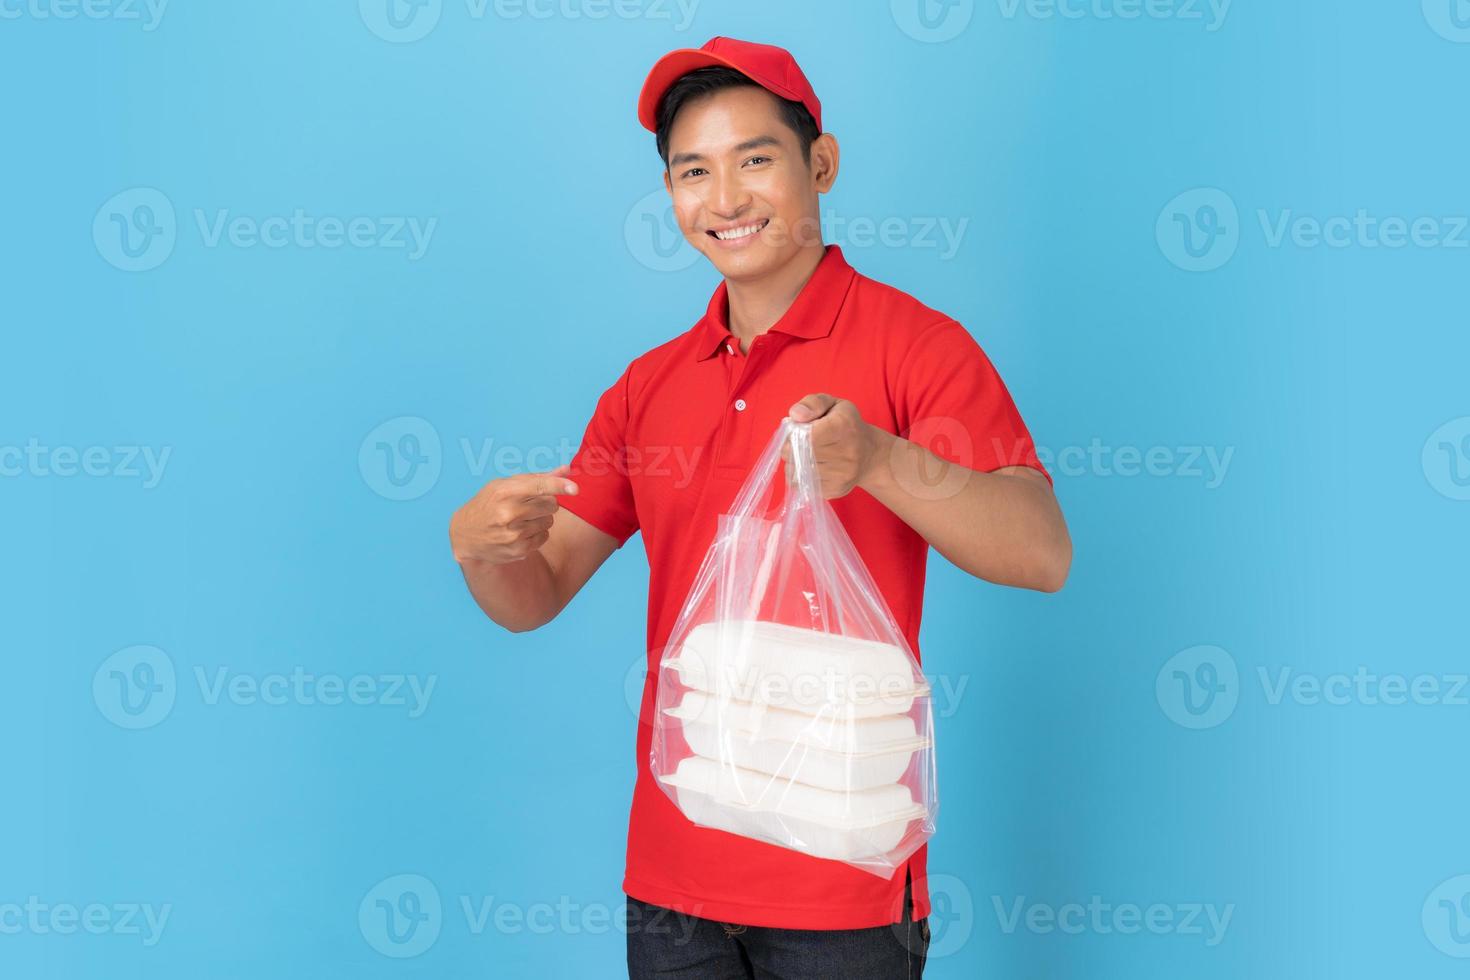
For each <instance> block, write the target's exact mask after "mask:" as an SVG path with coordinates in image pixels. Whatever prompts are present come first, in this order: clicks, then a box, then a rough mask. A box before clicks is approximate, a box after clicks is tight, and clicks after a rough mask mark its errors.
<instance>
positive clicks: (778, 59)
mask: <svg viewBox="0 0 1470 980" xmlns="http://www.w3.org/2000/svg"><path fill="white" fill-rule="evenodd" d="M711 65H723V66H724V67H726V68H733V69H735V70H736V71H738V72H740V74H742V75H744V76H746V77H747V78H749V79H750V80H751V81H752V82H755V83H756V84H757V85H759V86H761V88H764V89H765V90H767V91H768V92H772V93H774V94H775V95H779V96H780V97H781V98H783V99H790V100H791V101H792V102H800V103H801V104H802V105H804V106H806V107H807V109H808V110H809V111H810V112H811V114H812V118H813V119H814V120H816V123H817V132H819V133H820V132H821V131H822V103H821V102H819V101H818V100H817V93H816V92H814V91H812V83H811V82H808V81H807V80H806V76H805V75H804V74H802V71H801V66H800V65H798V64H797V63H796V59H795V58H793V57H791V52H790V51H787V50H786V49H785V48H778V47H776V46H775V45H772V44H756V43H754V42H752V41H737V40H735V39H734V38H733V37H712V38H710V39H709V40H708V41H706V42H705V43H704V47H702V48H680V49H679V50H678V51H670V52H669V53H668V54H666V55H664V56H663V57H662V58H660V59H658V63H657V64H655V65H654V66H653V70H652V71H650V72H649V73H648V78H647V79H646V80H645V81H644V82H643V91H642V92H641V93H640V94H639V96H638V121H639V122H641V123H642V124H643V128H644V129H647V130H649V131H650V132H657V131H658V102H659V99H662V98H663V96H664V93H665V92H667V91H668V90H669V86H671V85H673V84H674V82H675V81H677V80H678V79H679V77H680V76H681V75H687V74H688V73H689V72H691V71H694V70H695V69H696V68H708V67H709V66H711Z"/></svg>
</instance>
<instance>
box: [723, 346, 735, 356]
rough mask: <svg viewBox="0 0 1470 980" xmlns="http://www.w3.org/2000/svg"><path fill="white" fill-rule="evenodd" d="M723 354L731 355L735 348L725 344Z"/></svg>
mask: <svg viewBox="0 0 1470 980" xmlns="http://www.w3.org/2000/svg"><path fill="white" fill-rule="evenodd" d="M725 353H726V354H733V353H735V348H734V347H732V346H730V345H729V344H726V345H725Z"/></svg>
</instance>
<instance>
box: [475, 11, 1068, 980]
mask: <svg viewBox="0 0 1470 980" xmlns="http://www.w3.org/2000/svg"><path fill="white" fill-rule="evenodd" d="M638 117H639V120H640V122H642V124H643V125H644V127H646V128H647V129H650V130H652V131H653V132H654V133H655V137H656V146H657V149H658V152H659V155H660V157H661V158H662V160H663V163H664V186H665V188H667V190H668V192H669V193H670V195H671V196H672V198H673V208H674V212H675V214H676V216H677V218H678V222H679V226H680V229H681V230H682V232H683V234H684V236H685V237H686V238H687V239H688V241H689V242H690V243H691V244H692V245H693V246H694V247H695V248H696V249H698V250H699V251H700V252H702V253H703V254H704V255H705V257H706V258H708V259H709V261H710V263H711V264H712V265H713V266H714V267H715V269H716V270H717V271H718V272H719V273H720V274H721V276H723V281H722V282H721V283H720V285H719V286H718V288H717V289H716V290H715V292H714V296H713V297H712V298H711V300H710V303H709V307H708V309H707V310H706V312H705V314H704V316H703V317H702V318H701V319H700V320H699V322H698V323H696V324H695V325H694V327H693V328H692V329H690V330H688V331H687V332H685V333H682V334H680V335H679V336H677V337H675V338H674V339H673V340H670V341H668V342H667V343H665V344H662V345H661V346H659V347H656V348H654V349H653V350H651V351H648V352H647V353H645V354H643V355H641V356H639V357H638V358H636V359H634V360H633V362H632V363H631V364H629V365H628V367H627V368H626V369H625V370H624V371H623V373H622V375H621V376H620V377H619V378H618V379H617V381H616V382H614V383H613V385H612V386H611V387H610V388H608V389H607V390H606V391H605V392H603V394H602V396H601V398H600V399H599V400H598V403H597V407H596V409H595V411H594V413H593V415H592V418H591V421H590V422H589V423H588V425H587V429H586V433H585V435H584V438H583V441H582V444H581V446H580V448H579V449H578V451H577V453H576V455H575V456H574V458H573V459H572V462H571V463H570V464H569V465H567V466H562V467H559V468H558V469H556V470H553V471H551V472H549V473H535V474H525V475H518V476H512V477H507V478H505V479H500V480H495V481H492V482H490V483H488V484H486V486H485V487H484V488H483V489H482V490H481V491H480V492H479V493H478V494H477V495H476V496H475V498H474V499H473V500H471V501H470V502H469V503H467V504H466V505H465V506H464V507H463V508H462V509H461V510H460V511H459V512H458V513H456V514H455V515H454V518H453V520H452V521H451V525H450V536H451V541H452V544H453V547H454V553H455V557H456V558H457V559H458V561H459V563H460V565H461V567H462V569H463V571H464V576H465V580H466V582H467V583H468V585H469V588H470V591H471V593H472V594H473V595H474V597H475V600H476V601H477V602H478V603H479V605H480V606H481V608H482V609H484V611H485V612H486V614H487V615H489V617H490V618H491V619H493V620H494V621H495V622H497V623H499V624H501V625H502V626H504V627H506V628H507V629H510V630H513V631H521V630H529V629H535V628H536V627H538V626H541V625H542V624H544V623H546V622H548V621H549V620H551V619H552V618H553V617H555V616H556V615H557V613H559V612H560V611H561V610H562V609H563V608H564V607H565V606H566V604H567V603H568V602H569V601H570V600H571V598H572V597H573V596H574V595H576V594H577V591H578V590H579V589H580V588H581V587H582V586H583V585H584V584H585V583H586V582H587V580H588V578H589V577H590V576H591V575H592V573H593V572H595V571H596V570H597V568H598V567H599V566H600V565H601V564H602V563H603V561H605V560H606V559H607V557H608V556H609V555H610V554H611V553H612V552H613V551H614V550H615V549H616V548H618V547H621V546H622V545H623V544H624V543H625V542H626V541H627V540H628V538H629V537H631V536H632V534H633V533H634V532H635V531H639V530H641V531H642V532H643V540H644V546H645V548H646V550H647V554H648V559H649V564H650V580H649V608H648V656H649V671H648V680H647V682H646V683H645V687H644V692H643V703H642V713H641V716H640V719H639V729H638V739H637V754H636V760H637V781H636V784H635V788H634V798H633V807H632V814H631V819H630V823H629V840H628V855H627V873H626V876H625V878H624V880H623V889H624V891H625V892H626V893H627V895H628V899H629V920H630V921H629V933H628V965H629V973H630V976H633V977H645V976H648V977H651V976H655V975H656V976H658V977H666V978H679V977H688V978H691V980H693V978H698V980H723V978H727V977H751V976H757V975H758V976H762V977H781V978H792V980H794V978H807V977H813V978H814V977H844V978H865V977H875V978H877V977H883V978H887V977H910V976H918V975H919V973H920V972H921V971H922V968H923V959H924V956H925V953H926V952H927V945H928V922H927V916H928V914H929V895H928V892H927V889H926V887H925V860H926V856H927V852H926V849H920V850H919V851H918V852H916V853H915V854H914V855H913V857H911V858H910V859H909V860H908V861H907V862H906V867H905V868H904V869H903V871H902V873H895V875H894V876H893V877H892V878H891V879H889V880H886V881H885V880H883V879H882V878H880V877H878V876H876V875H872V874H869V873H868V872H865V871H862V870H859V869H856V868H853V867H851V866H848V865H845V864H842V863H840V862H837V861H827V860H822V859H819V858H814V857H810V856H807V855H804V854H801V853H799V852H796V851H792V850H788V849H785V848H780V847H775V846H772V845H769V844H764V843H761V842H758V841H755V840H751V839H748V838H744V837H740V836H736V835H733V834H727V833H723V832H721V831H717V830H712V829H708V828H702V827H697V826H695V825H693V824H692V823H690V822H689V821H688V820H687V819H686V818H685V817H684V816H683V815H682V814H681V813H680V812H679V810H678V809H677V808H676V807H675V806H674V804H673V803H672V802H671V801H670V800H669V799H668V797H666V796H665V795H664V794H663V792H661V791H660V790H659V788H658V786H657V784H656V783H655V782H654V779H653V777H652V774H651V772H650V770H649V765H648V761H649V749H650V742H651V731H652V729H651V725H652V718H651V712H652V706H653V703H654V694H655V687H654V685H655V684H656V682H657V677H658V659H659V656H660V654H661V652H662V647H663V645H664V644H665V643H666V642H667V641H668V637H669V633H670V631H671V630H672V628H673V625H674V621H675V619H676V617H677V616H678V613H679V610H680V607H681V605H682V603H683V601H684V599H685V597H686V595H687V594H688V592H689V588H690V586H691V584H692V583H693V579H694V577H695V574H696V572H697V571H698V569H699V565H700V562H701V560H702V559H703V557H704V555H705V552H706V551H707V549H708V548H709V546H710V544H711V542H712V540H713V538H714V534H715V527H716V521H717V518H718V515H719V514H720V513H722V512H723V511H724V510H726V509H728V507H729V506H730V503H731V501H732V500H733V498H734V496H735V494H736V492H737V491H738V490H739V488H740V485H741V482H742V480H743V479H744V478H745V476H746V475H747V473H748V470H749V468H750V466H751V464H752V463H753V462H754V460H755V458H756V457H757V456H758V454H759V453H760V451H761V449H762V448H763V447H764V446H765V444H766V442H767V440H768V439H769V438H770V437H771V436H772V435H773V434H774V433H775V431H776V429H777V427H778V425H779V423H780V421H781V419H782V417H783V416H787V415H789V416H790V417H791V418H793V419H795V420H797V421H803V422H808V421H809V422H812V430H811V435H812V440H811V441H812V445H813V447H814V452H815V456H816V462H817V467H818V473H819V475H820V478H821V483H822V489H823V493H824V495H825V496H827V497H828V498H830V499H831V501H832V505H833V507H834V509H835V510H836V511H837V514H838V516H839V517H840V518H841V520H842V523H843V525H844V526H845V527H846V529H847V531H848V533H849V535H850V536H851V538H852V539H853V543H854V544H855V545H856V546H857V549H858V552H859V554H861V555H862V557H863V560H864V561H865V562H866V564H867V565H868V567H869V570H870V571H871V572H872V574H873V577H874V580H875V582H876V583H877V585H878V587H879V589H880V591H881V592H882V594H883V597H884V599H885V600H886V601H887V603H888V605H889V607H890V608H891V609H892V611H893V614H894V617H895V619H896V620H897V622H898V624H899V626H900V628H901V629H902V630H903V633H904V636H905V638H906V640H907V642H908V644H909V646H910V647H911V648H912V649H913V650H914V651H915V653H916V655H917V652H918V648H919V644H918V632H919V621H920V611H921V606H922V599H923V580H924V569H925V557H926V553H927V549H928V548H929V547H930V546H932V547H934V548H936V549H937V550H938V551H939V552H940V553H941V554H943V555H944V556H945V557H946V558H948V559H949V560H950V561H952V562H954V563H955V564H956V565H958V566H959V567H960V568H962V569H964V570H966V571H967V572H970V573H971V574H972V575H975V576H977V577H979V578H983V579H986V580H988V581H991V582H997V583H1001V584H1005V585H1013V586H1019V587H1022V588H1031V589H1039V590H1042V591H1046V592H1053V591H1056V590H1057V589H1059V588H1061V586H1062V583H1063V582H1064V581H1065V580H1066V576H1067V571H1068V568H1069V566H1070V563H1071V542H1070V539H1069V537H1068V534H1067V529H1066V525H1065V523H1064V521H1063V519H1062V515H1061V512H1060V509H1059V508H1058V506H1057V502H1056V499H1055V497H1054V496H1053V495H1052V489H1051V477H1050V476H1049V475H1048V474H1047V473H1046V471H1045V470H1044V469H1043V468H1042V466H1041V463H1040V462H1039V461H1038V459H1037V457H1036V453H1035V449H1034V447H1033V445H1032V442H1031V437H1030V435H1029V433H1028V432H1027V430H1026V427H1025V424H1024V423H1023V422H1022V420H1021V417H1020V415H1019V414H1018V413H1017V411H1016V408H1015V406H1014V404H1013V403H1012V401H1011V398H1010V395H1009V394H1008V392H1007V390H1006V388H1005V386H1004V384H1003V383H1002V382H1001V379H1000V377H999V376H998V375H997V374H996V372H995V370H994V368H993V367H992V366H991V364H990V362H989V360H987V358H986V357H985V355H984V353H983V352H982V351H981V349H980V348H979V346H978V345H977V344H976V343H975V341H974V340H973V339H972V338H971V336H970V335H969V333H968V332H966V331H965V329H964V328H963V327H961V326H960V325H959V324H958V323H956V322H955V321H954V320H952V319H950V318H949V317H946V316H944V315H943V314H941V313H938V312H936V311H934V310H931V309H929V308H928V307H925V306H924V305H922V304H921V303H919V302H918V301H917V300H915V299H914V298H912V297H911V296H908V295H907V294H905V293H902V292H900V291H898V290H896V289H893V288H892V287H889V286H885V285H883V284H881V283H878V282H875V281H873V280H871V279H868V278H867V277H865V276H862V275H859V274H858V273H857V272H855V271H854V270H853V269H852V267H851V266H849V265H848V263H847V261H846V260H845V258H844V256H843V254H842V251H841V249H840V248H838V247H837V246H835V245H825V244H824V243H823V242H822V240H821V228H820V196H821V195H822V194H824V193H826V192H827V191H828V190H830V189H831V187H832V186H833V183H834V182H835V181H836V179H837V165H838V147H837V140H836V139H835V138H834V137H833V136H832V135H831V134H830V133H824V132H823V131H822V129H821V103H820V102H819V101H818V99H817V97H816V94H815V93H814V92H813V91H812V88H811V85H810V84H809V83H808V81H807V79H806V76H805V75H804V74H803V73H802V71H801V69H800V67H798V65H797V63H796V61H795V60H794V59H793V58H792V57H791V55H790V54H789V53H787V52H786V51H784V50H782V49H780V48H776V47H771V46H768V45H761V44H752V43H748V42H744V41H736V40H733V39H730V38H714V39H713V40H711V41H710V42H709V43H707V44H706V45H705V46H704V47H702V48H700V49H697V50H692V49H691V50H681V51H675V52H672V53H670V54H668V55H666V56H665V57H664V58H662V59H661V60H660V61H659V62H658V63H657V64H656V65H655V66H654V68H653V70H652V71H651V72H650V73H649V75H648V78H647V80H646V82H645V84H644V87H643V91H642V94H641V95H640V97H639V102H638ZM681 453H682V454H684V455H683V456H682V457H681V456H679V454H681ZM673 459H685V460H692V461H693V467H692V473H691V472H689V470H688V468H687V467H684V466H678V465H673V464H672V463H671V460H673ZM959 757H961V756H960V754H958V753H956V754H952V755H950V758H959ZM676 915H677V918H676ZM660 924H661V925H662V927H660Z"/></svg>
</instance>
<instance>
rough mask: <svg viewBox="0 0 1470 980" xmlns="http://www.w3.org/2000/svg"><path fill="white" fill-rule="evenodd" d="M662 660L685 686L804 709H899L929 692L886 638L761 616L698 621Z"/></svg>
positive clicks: (865, 712)
mask: <svg viewBox="0 0 1470 980" xmlns="http://www.w3.org/2000/svg"><path fill="white" fill-rule="evenodd" d="M663 665H664V666H667V667H672V668H673V669H674V670H676V671H678V674H679V681H680V683H681V684H683V685H684V686H685V687H689V688H694V689H695V690H699V691H706V692H709V693H712V694H717V695H719V696H720V697H721V698H725V699H734V700H739V701H750V702H761V703H764V704H768V705H771V706H773V707H778V708H787V709H790V710H793V711H800V712H804V713H806V714H811V715H824V714H826V715H830V714H831V712H832V711H833V710H834V709H836V710H838V711H839V712H841V713H842V716H843V717H853V718H872V717H877V716H879V715H893V714H903V713H905V712H907V711H908V710H909V709H910V708H911V707H912V706H913V703H914V699H915V698H916V697H922V696H925V695H927V694H928V693H929V685H928V684H927V683H926V682H925V681H924V678H923V675H921V674H919V673H918V672H917V670H916V669H915V667H914V665H913V662H912V660H911V659H910V658H909V655H908V654H907V653H905V652H904V651H903V650H902V649H900V648H899V647H897V646H894V645H893V644H891V643H881V642H878V641H876V640H862V639H857V638H855V637H850V636H843V635H841V634H838V633H824V632H821V631H819V630H811V629H803V628H801V627H796V626H786V625H783V624H780V623H771V622H765V621H760V620H721V621H717V622H712V623H702V624H700V625H699V626H696V627H694V628H693V629H691V630H690V631H689V635H688V636H687V637H686V638H685V640H684V643H683V645H682V646H681V647H680V648H679V650H678V651H677V653H676V654H675V655H674V656H673V657H671V658H668V659H665V660H664V661H663Z"/></svg>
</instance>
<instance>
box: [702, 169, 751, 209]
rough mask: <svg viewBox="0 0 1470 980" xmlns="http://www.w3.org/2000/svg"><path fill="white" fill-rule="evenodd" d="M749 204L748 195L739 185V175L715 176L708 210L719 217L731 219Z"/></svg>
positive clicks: (743, 187)
mask: <svg viewBox="0 0 1470 980" xmlns="http://www.w3.org/2000/svg"><path fill="white" fill-rule="evenodd" d="M749 204H750V194H749V192H748V191H746V189H745V185H744V184H743V183H741V180H740V176H739V174H736V173H724V174H716V175H715V182H714V196H713V197H711V198H710V201H709V208H710V210H711V211H714V212H715V213H717V214H719V215H720V216H721V217H725V218H733V217H735V216H736V215H738V214H739V213H740V212H741V211H744V210H745V208H746V207H747V206H748V205H749Z"/></svg>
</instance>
